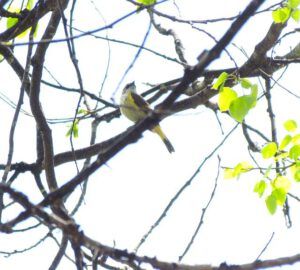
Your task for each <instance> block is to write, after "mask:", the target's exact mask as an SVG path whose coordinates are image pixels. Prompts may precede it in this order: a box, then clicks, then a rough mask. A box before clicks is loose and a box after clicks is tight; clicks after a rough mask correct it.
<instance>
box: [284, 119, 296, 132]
mask: <svg viewBox="0 0 300 270" xmlns="http://www.w3.org/2000/svg"><path fill="white" fill-rule="evenodd" d="M283 126H284V128H285V129H286V131H288V132H293V131H295V130H296V129H297V122H296V121H295V120H292V119H290V120H287V121H285V122H284V123H283Z"/></svg>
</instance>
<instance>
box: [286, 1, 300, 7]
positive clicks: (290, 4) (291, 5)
mask: <svg viewBox="0 0 300 270" xmlns="http://www.w3.org/2000/svg"><path fill="white" fill-rule="evenodd" d="M299 5H300V0H288V7H290V8H297V7H298V6H299Z"/></svg>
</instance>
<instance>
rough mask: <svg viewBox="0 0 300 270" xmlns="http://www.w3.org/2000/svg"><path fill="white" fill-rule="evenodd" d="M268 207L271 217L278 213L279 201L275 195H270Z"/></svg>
mask: <svg viewBox="0 0 300 270" xmlns="http://www.w3.org/2000/svg"><path fill="white" fill-rule="evenodd" d="M265 202H266V206H267V208H268V210H269V212H270V214H271V215H273V214H275V212H276V209H277V199H276V197H275V196H274V195H272V194H271V195H269V196H268V197H267V198H266V201H265Z"/></svg>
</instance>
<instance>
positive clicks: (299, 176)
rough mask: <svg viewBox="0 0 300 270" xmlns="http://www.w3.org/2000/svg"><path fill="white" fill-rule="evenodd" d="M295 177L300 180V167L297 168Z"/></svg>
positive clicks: (297, 180)
mask: <svg viewBox="0 0 300 270" xmlns="http://www.w3.org/2000/svg"><path fill="white" fill-rule="evenodd" d="M294 179H295V181H296V182H300V169H296V171H295V172H294Z"/></svg>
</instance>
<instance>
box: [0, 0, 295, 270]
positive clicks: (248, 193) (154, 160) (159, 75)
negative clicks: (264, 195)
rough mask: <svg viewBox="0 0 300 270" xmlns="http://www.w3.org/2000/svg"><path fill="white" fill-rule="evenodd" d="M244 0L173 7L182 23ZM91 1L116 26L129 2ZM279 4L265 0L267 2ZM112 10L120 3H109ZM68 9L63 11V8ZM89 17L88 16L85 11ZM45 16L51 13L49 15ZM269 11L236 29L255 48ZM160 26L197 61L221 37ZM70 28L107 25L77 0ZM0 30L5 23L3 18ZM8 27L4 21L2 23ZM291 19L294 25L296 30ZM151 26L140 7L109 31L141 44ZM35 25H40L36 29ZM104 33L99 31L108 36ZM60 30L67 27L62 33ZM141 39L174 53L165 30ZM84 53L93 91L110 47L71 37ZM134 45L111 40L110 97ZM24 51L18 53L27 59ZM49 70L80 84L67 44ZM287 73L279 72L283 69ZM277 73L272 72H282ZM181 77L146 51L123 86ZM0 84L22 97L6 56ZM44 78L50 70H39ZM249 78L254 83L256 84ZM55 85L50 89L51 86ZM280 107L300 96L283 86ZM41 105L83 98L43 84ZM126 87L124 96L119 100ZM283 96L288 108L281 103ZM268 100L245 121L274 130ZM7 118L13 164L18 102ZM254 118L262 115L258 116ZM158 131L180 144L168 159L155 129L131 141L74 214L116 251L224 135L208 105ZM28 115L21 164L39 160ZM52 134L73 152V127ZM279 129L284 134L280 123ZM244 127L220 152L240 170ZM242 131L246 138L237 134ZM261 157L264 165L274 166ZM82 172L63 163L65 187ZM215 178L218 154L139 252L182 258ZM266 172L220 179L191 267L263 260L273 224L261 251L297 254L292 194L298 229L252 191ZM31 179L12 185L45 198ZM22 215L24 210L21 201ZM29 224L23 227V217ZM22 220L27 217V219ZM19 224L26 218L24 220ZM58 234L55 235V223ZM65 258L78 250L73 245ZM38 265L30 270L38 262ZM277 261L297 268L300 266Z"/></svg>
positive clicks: (8, 238) (26, 261) (116, 123)
mask: <svg viewBox="0 0 300 270" xmlns="http://www.w3.org/2000/svg"><path fill="white" fill-rule="evenodd" d="M248 2H249V1H234V0H231V1H197V0H185V1H183V0H182V1H179V0H177V1H176V3H177V5H178V6H179V7H180V15H181V16H182V17H183V18H185V19H206V18H216V17H226V16H232V15H236V14H238V13H239V12H240V11H241V10H242V9H243V8H244V7H245V6H246V4H247V3H248ZM94 3H95V5H97V7H98V9H99V10H100V11H101V14H102V15H103V16H104V17H105V19H106V21H107V22H108V23H109V22H112V21H113V20H115V19H117V18H119V17H120V16H122V15H124V14H126V13H127V12H128V11H130V10H132V9H134V7H133V6H132V5H131V4H129V3H128V2H126V1H123V0H111V1H109V4H108V2H107V1H96V0H94ZM272 3H275V1H266V4H265V5H264V6H265V7H266V6H270V5H271V4H272ZM112 7H113V8H112ZM159 10H161V11H164V12H166V13H170V14H173V15H176V16H179V14H178V12H177V10H176V8H175V6H174V5H173V4H172V1H169V3H168V4H163V5H161V6H160V7H159ZM66 14H68V11H67V13H66ZM87 14H88V16H87ZM46 21H47V18H45V22H46ZM271 21H272V19H271V14H264V15H259V16H257V17H255V18H254V19H251V20H250V22H249V23H248V24H247V25H246V26H245V27H244V28H243V29H242V31H241V32H240V33H239V34H238V35H237V37H236V38H235V40H234V43H235V44H236V45H237V46H239V47H242V48H243V49H245V51H246V52H247V53H248V54H251V52H252V50H253V48H254V46H255V44H256V43H257V42H258V41H260V40H261V39H262V37H263V36H264V35H265V33H266V29H268V28H269V25H270V23H271ZM161 23H162V25H163V26H165V27H174V29H175V30H176V32H177V34H178V35H179V37H180V38H181V39H182V41H183V44H184V46H185V48H186V53H187V59H188V61H189V63H190V64H194V63H195V62H196V57H197V56H198V55H199V54H200V53H201V52H202V51H203V50H204V49H209V48H211V47H212V46H213V45H214V43H213V41H212V40H211V39H209V38H208V37H207V36H205V35H204V34H202V33H200V32H195V31H194V30H191V28H190V27H189V26H187V25H185V26H178V28H175V26H174V25H173V24H172V23H170V22H168V21H165V20H161ZM2 24H3V22H2ZM74 24H75V26H76V27H78V28H79V29H81V30H91V29H95V28H98V27H101V26H103V21H102V20H101V19H100V17H99V14H98V13H97V12H96V11H95V8H94V6H93V5H92V4H91V1H78V6H77V11H76V13H75V21H74ZM229 24H230V23H217V24H212V25H207V26H206V25H200V26H199V27H201V28H204V29H206V30H207V31H210V32H211V33H212V34H213V35H214V36H215V37H216V38H219V37H221V36H222V34H223V33H224V31H226V29H227V28H228V27H229ZM0 26H1V24H0ZM2 26H3V25H2ZM295 26H296V24H294V23H292V22H291V24H290V29H292V28H293V27H295ZM147 27H148V16H147V14H146V13H145V12H141V13H139V14H137V15H134V16H132V17H130V18H129V19H127V20H126V21H124V22H122V23H121V24H120V25H116V26H115V27H113V29H111V30H109V31H108V35H109V37H111V38H116V39H120V40H125V41H129V42H133V43H136V44H139V43H141V41H142V40H143V35H144V34H145V33H146V30H147ZM40 29H41V30H40V33H41V32H42V29H43V26H41V27H40ZM60 30H62V29H60ZM105 34H106V33H105V32H100V33H99V35H101V36H105ZM59 37H64V34H63V32H62V31H60V32H59V33H58V35H57V38H59ZM289 41H290V43H289V44H285V43H283V44H281V45H280V46H278V48H277V49H276V52H278V54H280V53H286V52H288V49H289V48H290V47H293V45H295V44H296V42H298V41H297V40H293V39H289ZM146 47H148V48H152V49H154V50H157V51H159V52H161V53H165V54H166V55H169V56H172V57H176V54H175V53H174V47H173V40H172V39H171V38H170V37H162V36H160V35H158V34H157V33H156V32H155V30H154V29H152V32H151V34H150V36H149V40H148V41H147V43H146ZM76 48H77V57H78V59H79V66H80V69H81V72H82V76H83V83H84V87H85V88H86V89H87V90H89V91H91V92H94V93H97V92H98V91H99V89H100V85H101V82H102V79H103V76H104V72H105V68H106V62H107V53H108V48H107V43H106V42H105V41H102V40H99V39H95V38H93V37H84V38H81V39H77V40H76ZM228 49H229V50H230V53H231V54H232V55H233V57H234V59H235V60H236V61H237V63H238V64H241V63H243V62H244V61H245V57H244V56H243V55H242V53H241V52H240V51H239V50H238V49H236V48H235V47H233V46H232V45H231V46H229V47H228ZM15 52H16V55H17V56H19V57H21V59H23V63H24V59H25V53H24V52H25V49H24V48H22V47H17V48H16V49H15ZM135 53H136V49H135V48H132V47H127V46H124V45H119V44H114V43H111V63H110V72H109V77H108V80H107V82H106V84H105V87H104V89H103V93H102V94H103V97H104V98H106V99H108V100H110V99H111V98H112V93H113V92H114V90H115V89H116V87H117V84H118V83H119V81H120V79H121V77H122V75H123V73H124V71H125V69H126V68H127V67H128V65H129V63H130V62H131V61H132V59H133V56H134V55H135ZM22 54H23V56H22ZM228 66H230V67H233V63H232V62H231V60H230V59H229V58H228V57H227V56H226V55H225V54H222V58H221V59H218V60H217V61H215V62H214V63H213V64H212V65H211V67H210V68H223V67H228ZM46 67H47V68H48V69H49V70H50V71H51V72H52V74H53V75H54V77H55V78H56V79H57V80H58V81H59V82H60V83H61V84H63V85H66V86H69V87H78V84H77V80H76V75H75V72H74V69H73V67H72V65H71V64H70V60H69V56H68V51H67V48H66V45H65V44H54V45H51V46H50V48H49V50H48V54H47V59H46ZM297 72H298V73H299V68H297V67H296V66H291V67H290V68H289V70H288V72H287V73H286V75H285V76H284V78H283V80H282V81H281V84H283V85H285V86H286V87H287V88H289V89H291V90H296V89H293V88H294V87H295V85H297V84H298V83H297V81H296V79H297V78H296V76H294V75H295V73H297ZM279 74H280V72H279ZM279 74H276V76H279ZM181 75H182V68H181V66H179V65H177V64H175V63H172V62H168V61H166V60H164V59H161V58H159V57H157V56H154V55H152V54H150V53H147V52H142V54H141V56H140V58H139V59H138V61H137V63H136V65H135V66H134V68H133V69H132V70H131V71H130V72H129V74H128V76H127V77H126V79H125V81H124V83H123V84H122V86H121V87H123V86H124V84H126V83H128V82H130V81H132V80H135V81H136V82H137V85H138V91H140V92H142V91H144V90H146V89H147V86H145V85H144V83H147V82H149V83H160V82H164V81H168V80H170V79H173V78H177V77H180V76H181ZM0 76H1V85H0V92H1V93H4V94H5V95H6V96H8V97H9V98H10V99H12V100H13V101H14V102H17V98H18V93H19V87H20V84H19V81H18V79H17V78H16V76H15V75H14V74H13V72H12V71H11V70H10V69H9V68H8V65H7V64H6V63H2V64H1V65H0ZM44 76H45V79H47V80H49V81H51V78H50V77H49V75H48V74H47V72H45V73H44ZM253 82H254V81H253ZM298 88H299V87H298ZM54 91H55V92H54ZM273 93H274V95H273V96H274V104H275V106H274V108H275V114H276V117H277V118H276V120H277V123H278V127H280V128H281V124H282V123H283V122H284V121H285V120H286V119H288V118H291V117H295V118H297V117H296V116H297V115H298V110H299V109H298V108H299V104H298V102H299V100H293V98H292V97H291V96H290V95H287V94H286V92H284V91H283V90H281V89H280V88H275V89H274V90H273ZM41 95H42V100H41V101H42V104H43V109H44V112H45V114H46V116H47V117H48V118H51V119H52V118H64V117H72V116H73V115H74V111H75V108H76V104H77V97H76V98H74V97H72V94H66V93H64V92H61V93H60V92H59V91H57V90H53V89H49V88H47V87H45V86H43V88H42V93H41ZM119 95H120V91H119V92H117V94H116V97H114V98H115V100H116V101H117V100H118V98H119ZM285 104H288V106H285ZM264 106H265V102H264V101H262V102H261V103H259V104H258V106H257V108H255V109H254V110H253V111H251V113H250V115H249V116H248V117H247V120H248V122H249V123H250V124H252V125H253V126H255V127H257V128H262V129H263V132H265V133H266V135H267V136H269V137H270V128H269V126H268V125H269V124H267V125H266V121H267V120H268V118H267V114H266V112H265V107H264ZM23 108H24V109H25V110H27V111H30V109H29V106H28V99H27V98H25V102H24V107H23ZM0 113H1V115H2V117H1V118H0V119H1V120H0V123H1V129H2V132H1V133H0V142H1V150H2V151H1V153H0V159H1V161H0V162H1V163H2V164H3V163H5V162H6V156H7V152H8V146H7V145H8V144H7V141H8V130H9V127H10V124H11V119H12V115H13V109H12V108H10V107H9V106H8V105H7V104H5V103H4V102H1V105H0ZM258 115H259V117H258ZM220 119H221V120H222V121H223V128H224V131H225V133H227V132H228V131H229V130H230V129H231V128H232V127H233V126H234V125H235V122H234V121H233V120H232V119H230V118H229V117H228V116H226V115H220ZM89 124H90V123H80V129H79V133H80V137H79V139H77V140H75V141H74V143H75V148H80V147H83V146H86V145H87V144H88V142H89V136H90V134H89ZM129 125H131V123H130V122H129V121H128V120H126V119H125V118H124V117H121V118H120V119H116V120H113V121H112V122H111V123H109V124H106V123H103V124H100V126H99V131H98V138H97V142H100V141H102V140H104V139H106V138H109V137H111V136H113V135H116V134H118V133H119V132H121V131H123V130H125V129H126V128H127V127H128V126H129ZM161 125H162V128H163V130H164V131H165V133H166V134H167V135H168V138H169V139H170V141H171V142H172V144H173V145H174V147H175V150H176V152H175V153H174V154H172V155H170V154H169V153H168V152H167V151H166V149H165V147H164V145H163V144H162V143H161V141H160V140H159V138H158V137H156V135H154V134H152V133H150V132H146V133H145V134H144V136H143V138H142V139H141V140H140V141H139V142H138V143H136V144H133V145H129V146H128V147H127V148H126V149H124V150H123V151H122V152H121V153H119V154H118V155H117V156H116V157H114V158H113V159H112V160H111V161H109V162H108V164H107V165H106V166H104V167H103V168H101V169H99V170H98V171H97V172H96V173H95V175H94V176H93V177H91V179H90V181H89V184H88V192H87V195H86V198H85V204H84V205H83V206H82V208H81V210H80V211H79V212H78V213H77V214H76V216H75V220H76V222H77V223H78V224H79V225H80V226H81V228H82V229H83V230H84V232H85V234H86V235H88V236H90V237H93V238H94V239H95V240H98V241H99V242H101V243H103V244H107V245H111V246H113V245H116V247H118V248H126V249H128V250H131V249H134V248H135V246H136V245H137V244H138V242H139V240H140V238H141V237H142V236H143V235H144V234H145V233H146V232H147V231H148V229H149V228H150V226H151V225H152V224H153V223H154V221H155V220H156V219H157V218H158V216H159V215H160V214H161V213H162V210H163V209H164V208H165V207H166V205H167V204H168V202H169V201H170V199H171V198H172V197H173V196H174V194H175V193H176V192H177V191H178V189H179V188H180V187H181V186H182V185H183V184H184V183H185V182H186V181H187V180H188V179H189V178H190V177H191V176H192V174H193V173H194V172H195V170H196V169H197V168H198V166H199V164H200V163H201V162H202V161H203V159H204V158H205V157H206V156H207V155H208V154H209V153H210V152H211V151H212V150H213V149H214V147H215V146H217V145H218V144H219V142H220V141H221V140H222V138H223V137H222V134H221V131H220V128H219V125H218V123H217V121H216V117H215V115H214V114H213V112H211V111H207V110H206V109H204V108H202V107H200V108H197V109H196V110H189V111H186V112H184V113H179V114H178V115H174V116H172V117H169V118H167V119H165V120H164V121H163V122H162V124H161ZM34 127H35V124H34V121H33V119H32V117H28V116H24V115H21V116H20V120H19V123H18V126H17V130H16V139H15V152H14V161H15V162H17V161H21V160H24V161H26V162H32V161H34V159H35V153H34V151H32V149H35V133H34V130H35V129H34ZM51 128H52V131H53V137H54V143H55V153H59V152H61V151H67V150H70V147H71V146H70V144H69V139H68V138H66V137H65V134H66V131H67V124H56V125H52V126H51ZM279 134H282V130H280V129H279ZM241 135H242V133H241V130H240V129H237V130H236V131H235V132H234V133H233V135H232V136H231V137H230V139H229V140H228V141H227V143H226V144H225V145H224V147H222V149H221V151H220V153H219V154H220V156H221V157H222V165H223V166H234V165H235V164H236V163H238V162H240V161H244V160H248V161H250V157H249V156H248V154H247V147H246V145H245V140H244V139H243V138H242V137H241ZM241 138H242V139H241ZM268 164H269V163H268V162H265V163H264V165H265V167H267V166H268ZM75 173H76V168H75V165H74V164H68V165H64V166H60V167H58V168H57V178H58V182H59V184H63V183H64V182H66V181H68V180H69V179H70V178H71V177H72V176H73V175H74V174H75ZM216 174H217V159H216V156H214V157H213V158H211V159H210V160H209V161H208V162H207V163H206V164H205V166H203V168H202V169H201V171H200V173H199V174H198V175H197V176H196V178H195V180H194V182H193V184H192V185H191V186H190V187H188V188H187V190H186V191H185V192H184V193H183V194H182V196H181V197H180V198H179V199H178V200H177V201H176V203H175V205H174V206H173V208H172V209H171V211H170V212H169V213H168V215H167V217H166V218H165V219H164V220H163V222H162V223H161V225H160V226H159V227H158V228H157V230H155V231H154V233H153V234H152V235H151V236H150V237H149V239H148V241H147V242H146V243H145V244H144V245H143V246H142V248H141V249H140V252H139V254H140V255H144V254H145V255H149V256H157V258H158V259H161V260H166V261H177V259H178V256H179V255H181V253H182V252H183V250H184V248H185V246H186V245H187V243H188V241H189V239H190V237H191V235H192V234H193V232H194V229H195V228H196V226H197V223H198V220H199V218H200V215H201V212H202V208H203V207H204V206H205V205H206V203H207V201H208V199H209V197H210V193H211V190H212V188H213V185H214V179H215V177H216ZM259 179H260V176H259V175H258V174H255V173H249V174H247V175H246V176H244V177H242V178H241V179H240V180H238V181H236V180H224V179H223V178H222V176H221V177H220V179H219V181H218V187H217V191H216V195H215V197H214V200H213V202H212V204H211V207H210V208H209V209H208V211H207V215H206V216H205V220H204V225H203V226H202V229H201V230H200V233H199V235H198V236H197V238H196V240H195V243H194V245H193V246H192V248H191V250H190V252H189V253H188V254H187V256H186V257H185V259H184V260H183V262H184V263H187V264H204V263H205V264H207V263H208V264H214V265H217V264H219V263H221V262H224V261H226V262H227V263H229V264H230V263H249V262H251V261H253V260H255V258H256V257H257V256H258V254H259V253H260V251H261V250H262V248H263V247H264V246H265V245H266V243H267V241H268V240H269V238H270V236H271V234H272V232H275V236H274V238H273V241H272V242H271V244H270V246H269V247H268V249H267V251H266V253H265V254H264V255H263V257H262V258H276V257H279V256H289V255H293V254H296V253H298V252H299V249H298V245H297V242H296V241H295V239H298V235H299V226H300V219H299V218H298V217H297V214H298V211H299V205H298V204H297V203H295V202H294V201H293V200H290V206H291V217H292V221H293V227H292V228H291V229H286V226H285V223H284V217H283V214H282V212H281V211H280V210H279V211H277V213H276V214H275V215H274V216H270V215H269V213H268V212H267V209H266V207H265V204H264V201H263V200H261V199H258V198H257V196H256V194H254V193H253V191H252V190H253V187H254V184H255V182H256V181H258V180H259ZM32 186H34V182H33V179H32V177H31V176H30V175H29V174H24V175H22V176H21V178H20V179H19V180H18V181H16V183H15V185H14V187H15V188H18V189H19V190H22V191H23V192H24V193H25V194H27V195H29V198H30V200H31V201H33V202H38V201H39V200H40V199H41V195H40V194H38V192H36V191H35V190H33V188H32ZM293 193H295V194H296V195H297V194H298V195H299V186H298V185H297V184H296V185H294V189H293ZM78 195H79V190H77V191H76V194H74V195H73V196H72V197H73V198H72V200H71V201H70V202H69V203H68V205H70V209H72V206H73V205H74V202H76V201H75V199H77V198H78ZM15 208H16V211H17V209H19V207H15ZM16 211H11V212H10V213H7V214H6V218H7V219H9V218H12V217H14V216H15V214H16V213H17V212H16ZM27 224H28V223H27ZM25 225H26V224H22V227H25ZM20 227H21V226H20ZM46 233H47V231H46V230H45V229H40V230H37V231H36V232H35V233H34V234H31V233H22V234H16V235H4V234H1V235H0V251H12V250H15V249H22V248H25V247H27V246H29V245H31V244H33V243H35V242H36V241H37V240H38V239H40V238H41V237H42V236H44V235H45V234H46ZM54 235H55V236H58V237H59V236H60V233H59V232H57V231H55V232H54ZM56 251H57V247H56V244H55V243H54V242H53V241H52V240H50V239H49V240H46V241H45V243H44V244H43V245H41V246H40V247H38V248H36V249H34V250H32V251H29V252H28V253H25V254H22V255H14V256H11V257H9V258H4V257H3V256H0V265H1V269H5V270H12V269H17V268H20V267H22V266H24V265H31V264H32V262H33V260H34V261H35V263H34V264H35V265H36V267H37V268H36V269H47V267H49V264H50V262H51V259H52V257H53V255H54V254H55V253H56ZM69 254H71V255H72V253H71V252H69ZM33 269H34V268H33ZM58 269H73V266H72V264H70V263H69V262H68V260H64V261H63V263H62V264H61V265H60V267H59V268H58ZM282 269H297V266H290V267H287V266H286V267H284V268H282Z"/></svg>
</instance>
